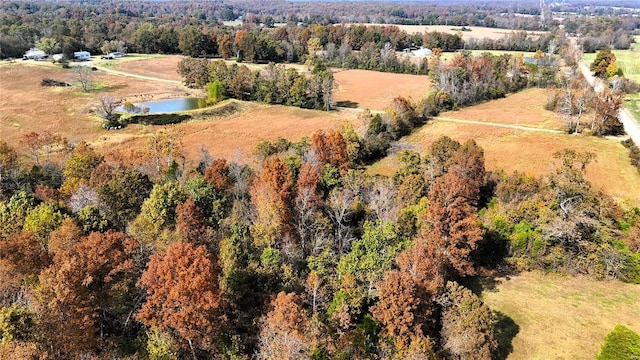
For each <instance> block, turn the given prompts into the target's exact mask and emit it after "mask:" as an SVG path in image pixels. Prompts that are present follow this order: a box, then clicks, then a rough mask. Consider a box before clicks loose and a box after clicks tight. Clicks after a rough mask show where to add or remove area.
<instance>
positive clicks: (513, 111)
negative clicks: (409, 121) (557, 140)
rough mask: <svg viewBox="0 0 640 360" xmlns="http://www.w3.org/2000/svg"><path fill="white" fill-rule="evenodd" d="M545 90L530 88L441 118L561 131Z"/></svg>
mask: <svg viewBox="0 0 640 360" xmlns="http://www.w3.org/2000/svg"><path fill="white" fill-rule="evenodd" d="M546 97H547V95H546V90H545V89H539V88H530V89H525V90H523V91H520V92H517V93H514V94H510V95H509V96H507V97H505V98H502V99H497V100H493V101H488V102H484V103H481V104H478V105H475V106H470V107H466V108H462V109H460V110H458V111H447V112H444V113H442V114H440V116H442V117H450V118H460V119H466V120H476V121H487V122H494V123H501V124H508V125H523V126H529V127H536V128H542V129H561V128H562V127H563V125H564V123H563V121H562V116H561V115H560V114H558V113H556V112H553V111H549V110H545V109H544V104H545V102H546Z"/></svg>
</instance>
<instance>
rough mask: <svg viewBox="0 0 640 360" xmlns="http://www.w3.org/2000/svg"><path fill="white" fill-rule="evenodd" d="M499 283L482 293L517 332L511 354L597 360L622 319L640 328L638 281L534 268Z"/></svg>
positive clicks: (622, 321) (512, 343) (517, 356)
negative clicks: (559, 273) (599, 278)
mask: <svg viewBox="0 0 640 360" xmlns="http://www.w3.org/2000/svg"><path fill="white" fill-rule="evenodd" d="M495 282H496V283H495V284H492V285H494V286H495V288H493V289H485V291H483V292H482V293H481V298H482V300H483V301H484V302H485V303H486V304H487V305H488V306H489V307H490V308H491V309H492V310H494V311H498V312H500V313H501V314H502V315H504V316H506V319H508V320H507V321H504V322H503V323H505V325H510V326H506V328H507V329H508V330H510V333H511V334H510V335H511V336H513V335H514V333H515V337H513V339H512V341H511V345H512V346H513V352H511V354H509V357H508V359H513V360H518V359H567V360H568V359H571V360H573V359H594V358H595V357H596V355H598V353H600V346H601V345H602V343H603V342H604V337H605V336H606V335H607V334H608V333H609V332H610V331H611V330H613V328H614V327H615V326H616V325H617V324H622V325H624V326H626V327H628V328H630V329H632V330H634V331H636V332H640V286H638V285H632V284H625V283H622V282H620V281H597V280H593V279H590V278H586V277H564V276H558V275H552V274H550V275H544V274H540V273H535V272H534V273H523V274H520V275H517V276H511V277H506V278H504V277H503V278H498V279H495ZM509 320H511V321H509ZM514 323H515V324H514Z"/></svg>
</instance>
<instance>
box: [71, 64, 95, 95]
mask: <svg viewBox="0 0 640 360" xmlns="http://www.w3.org/2000/svg"><path fill="white" fill-rule="evenodd" d="M91 71H92V70H91V68H90V67H88V66H76V67H74V68H73V72H74V73H75V76H74V77H75V80H76V81H77V82H79V83H80V86H81V87H82V91H84V92H87V91H89V88H90V86H89V85H90V83H91Z"/></svg>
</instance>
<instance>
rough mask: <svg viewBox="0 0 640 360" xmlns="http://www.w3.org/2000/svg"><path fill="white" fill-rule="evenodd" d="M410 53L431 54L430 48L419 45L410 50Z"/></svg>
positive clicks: (415, 54) (414, 54)
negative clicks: (417, 47)
mask: <svg viewBox="0 0 640 360" xmlns="http://www.w3.org/2000/svg"><path fill="white" fill-rule="evenodd" d="M411 53H412V54H413V56H429V55H431V49H427V48H423V47H421V48H420V49H418V50H412V51H411Z"/></svg>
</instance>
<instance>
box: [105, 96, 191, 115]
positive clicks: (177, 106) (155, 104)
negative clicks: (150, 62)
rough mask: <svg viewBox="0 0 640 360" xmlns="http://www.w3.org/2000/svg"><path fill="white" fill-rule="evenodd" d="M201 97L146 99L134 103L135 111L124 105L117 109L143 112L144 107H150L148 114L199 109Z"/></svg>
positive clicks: (124, 111)
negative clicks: (126, 108)
mask: <svg viewBox="0 0 640 360" xmlns="http://www.w3.org/2000/svg"><path fill="white" fill-rule="evenodd" d="M198 100H200V99H199V98H175V99H166V100H158V101H146V102H141V103H136V104H133V105H134V106H135V110H134V111H126V110H125V109H124V106H123V105H120V106H118V107H117V108H116V111H121V112H123V113H128V112H131V113H143V109H147V108H148V109H149V111H148V112H147V114H163V113H172V112H177V111H184V110H193V109H198Z"/></svg>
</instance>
